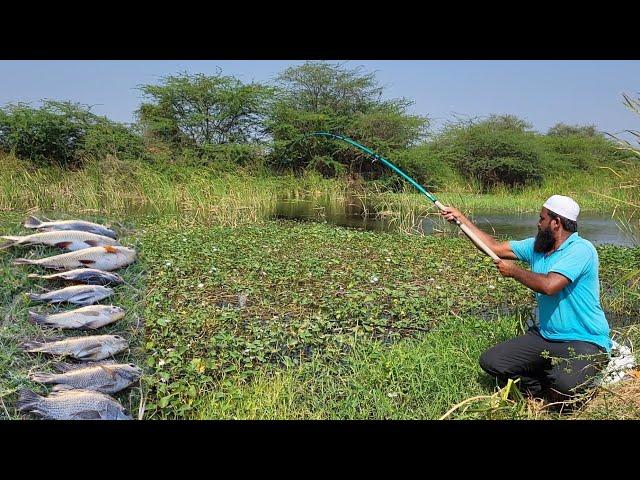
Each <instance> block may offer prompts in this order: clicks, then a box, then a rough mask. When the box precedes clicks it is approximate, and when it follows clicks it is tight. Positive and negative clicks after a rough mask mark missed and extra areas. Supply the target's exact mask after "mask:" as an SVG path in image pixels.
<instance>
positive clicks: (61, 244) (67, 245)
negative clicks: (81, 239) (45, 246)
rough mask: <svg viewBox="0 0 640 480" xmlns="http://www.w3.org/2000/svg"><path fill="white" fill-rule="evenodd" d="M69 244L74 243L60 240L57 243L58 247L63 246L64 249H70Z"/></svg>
mask: <svg viewBox="0 0 640 480" xmlns="http://www.w3.org/2000/svg"><path fill="white" fill-rule="evenodd" d="M69 245H73V242H58V243H56V244H55V246H56V247H58V248H62V249H65V250H66V249H68V248H69Z"/></svg>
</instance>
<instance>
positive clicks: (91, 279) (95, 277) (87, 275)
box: [27, 268, 124, 285]
mask: <svg viewBox="0 0 640 480" xmlns="http://www.w3.org/2000/svg"><path fill="white" fill-rule="evenodd" d="M27 277H29V278H41V279H43V280H64V281H67V282H73V283H84V284H87V285H121V284H123V283H124V280H123V279H122V277H121V276H120V275H118V274H116V273H109V272H103V271H102V270H97V269H95V268H76V269H75V270H71V271H69V272H61V273H54V274H53V275H38V274H37V273H31V274H29V275H27Z"/></svg>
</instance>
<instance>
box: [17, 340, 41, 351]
mask: <svg viewBox="0 0 640 480" xmlns="http://www.w3.org/2000/svg"><path fill="white" fill-rule="evenodd" d="M42 345H44V344H43V343H42V342H36V341H31V342H24V343H23V344H22V349H23V350H26V351H27V352H36V351H38V349H40V348H41V347H42Z"/></svg>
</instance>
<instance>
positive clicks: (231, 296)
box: [142, 221, 640, 418]
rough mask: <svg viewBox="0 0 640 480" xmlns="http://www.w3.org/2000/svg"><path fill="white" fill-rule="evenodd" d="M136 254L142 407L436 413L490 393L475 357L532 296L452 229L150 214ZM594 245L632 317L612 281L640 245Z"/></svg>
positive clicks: (266, 413)
mask: <svg viewBox="0 0 640 480" xmlns="http://www.w3.org/2000/svg"><path fill="white" fill-rule="evenodd" d="M142 249H143V251H145V261H146V262H147V267H148V269H149V270H148V277H149V279H150V281H149V291H148V294H147V303H146V309H145V318H147V331H146V347H147V365H148V366H149V367H150V368H151V371H153V372H154V373H153V374H152V375H149V376H148V377H147V380H148V382H149V388H150V395H149V403H148V404H147V408H148V413H149V418H437V417H438V416H439V415H442V414H444V413H445V412H446V410H447V409H448V408H450V407H451V406H452V405H454V404H455V403H458V402H461V401H463V400H464V399H465V398H469V397H472V396H474V395H478V394H481V393H482V392H484V393H485V394H486V393H487V392H489V393H491V392H492V391H493V390H492V389H493V386H492V385H490V384H488V383H486V377H484V376H483V375H482V374H481V373H480V370H479V367H478V365H477V358H478V356H479V354H480V353H481V351H482V350H483V349H484V348H487V347H488V346H490V345H491V344H493V343H496V342H498V341H501V340H503V339H506V338H509V337H511V336H514V335H515V334H517V332H519V331H521V329H522V325H523V324H524V322H525V320H526V319H527V318H528V317H529V316H530V314H531V309H532V306H533V299H532V295H531V294H530V292H529V291H528V290H527V289H526V288H524V287H523V286H522V285H520V284H518V283H516V282H515V281H512V280H510V279H503V278H502V277H500V276H499V275H498V274H497V271H496V270H495V267H494V266H493V265H492V264H491V262H490V261H489V260H488V259H486V258H484V257H482V256H481V255H480V254H479V253H478V252H476V250H475V249H473V248H472V246H471V245H470V244H469V242H468V241H467V240H464V239H458V238H449V239H443V238H435V237H409V236H404V235H399V234H390V233H382V234H380V233H378V234H374V233H372V232H358V231H352V230H347V229H342V228H335V227H332V226H328V225H321V224H297V223H294V222H286V221H284V222H270V223H268V224H266V225H262V226H248V227H246V228H242V229H238V228H229V227H212V228H210V227H206V228H205V227H199V226H195V227H186V226H182V225H179V224H171V223H158V224H153V225H151V224H150V225H145V226H144V228H143V229H142ZM599 251H600V252H601V255H602V258H603V261H602V267H601V271H602V282H603V285H604V287H603V307H604V308H605V309H606V310H611V311H612V312H614V313H619V314H621V315H627V314H628V313H629V312H635V314H636V317H635V322H636V323H637V320H638V318H637V312H638V310H639V306H640V298H638V296H637V295H633V294H630V293H633V292H629V291H628V290H627V286H626V285H620V284H616V280H617V279H618V273H619V272H620V271H621V270H624V269H631V268H633V265H634V264H637V262H638V260H639V259H640V248H635V249H625V248H616V247H606V248H599ZM624 328H627V327H624ZM483 378H484V379H485V380H484V381H485V383H484V384H483ZM396 394H397V395H396ZM518 408H519V407H518ZM518 408H510V409H507V410H506V411H505V412H502V411H501V415H507V417H509V418H518V416H519V415H522V414H523V413H522V409H518ZM494 413H495V412H494ZM466 414H467V415H468V414H469V413H468V412H467V413H466ZM481 416H482V413H478V414H477V417H481ZM481 418H482V417H481Z"/></svg>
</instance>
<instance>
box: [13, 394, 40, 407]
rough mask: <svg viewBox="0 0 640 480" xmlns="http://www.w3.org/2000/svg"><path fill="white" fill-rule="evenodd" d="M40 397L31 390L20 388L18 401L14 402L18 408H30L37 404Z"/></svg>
mask: <svg viewBox="0 0 640 480" xmlns="http://www.w3.org/2000/svg"><path fill="white" fill-rule="evenodd" d="M41 400H42V397H41V396H40V395H38V394H37V393H35V392H32V391H31V390H27V389H23V390H20V393H19V397H18V402H17V403H16V408H17V409H18V410H21V411H22V410H32V409H34V408H35V407H37V406H38V404H39V403H40V401H41Z"/></svg>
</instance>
